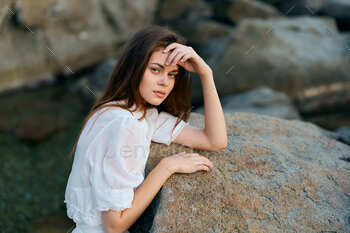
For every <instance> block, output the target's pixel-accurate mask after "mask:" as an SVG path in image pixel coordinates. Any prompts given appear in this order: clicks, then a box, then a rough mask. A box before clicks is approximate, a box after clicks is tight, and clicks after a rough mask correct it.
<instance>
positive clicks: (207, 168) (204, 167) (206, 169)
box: [199, 165, 210, 171]
mask: <svg viewBox="0 0 350 233" xmlns="http://www.w3.org/2000/svg"><path fill="white" fill-rule="evenodd" d="M199 169H201V170H204V171H210V168H209V167H207V166H205V165H199Z"/></svg>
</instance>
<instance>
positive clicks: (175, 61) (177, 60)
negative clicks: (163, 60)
mask: <svg viewBox="0 0 350 233" xmlns="http://www.w3.org/2000/svg"><path fill="white" fill-rule="evenodd" d="M184 55H185V53H184V52H183V51H180V52H179V53H178V54H177V55H176V56H175V57H174V59H173V61H172V63H171V65H176V64H177V63H178V62H179V60H180V59H181V58H182V57H183V56H184Z"/></svg>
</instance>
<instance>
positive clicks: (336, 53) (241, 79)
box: [209, 17, 350, 97]
mask: <svg viewBox="0 0 350 233" xmlns="http://www.w3.org/2000/svg"><path fill="white" fill-rule="evenodd" d="M349 41H350V36H349V35H341V34H338V32H337V28H336V25H335V22H334V21H333V20H332V19H330V18H308V17H298V18H292V19H286V18H284V19H283V18H281V19H279V20H278V21H276V20H271V19H270V20H260V19H248V20H244V21H242V22H241V23H240V24H239V25H238V27H237V29H235V30H234V31H233V32H232V33H231V34H230V42H229V43H228V46H227V48H226V49H225V50H223V52H222V53H220V54H219V53H217V54H215V55H213V56H212V57H211V58H210V59H209V63H210V64H211V66H212V67H213V71H214V74H215V82H216V85H217V88H218V90H219V92H220V94H221V95H222V96H225V95H229V94H232V93H235V92H236V93H237V92H242V91H245V90H248V89H252V88H255V87H257V86H260V85H267V86H269V87H271V88H273V89H275V90H278V91H282V92H284V93H286V94H287V95H288V96H290V97H294V96H296V95H297V94H298V93H299V92H300V91H302V90H303V89H306V88H308V87H317V86H320V85H323V84H330V83H333V82H345V81H348V80H350V66H348V65H347V64H348V62H349V57H348V56H347V54H346V46H347V43H349ZM320 48H322V49H320Z"/></svg>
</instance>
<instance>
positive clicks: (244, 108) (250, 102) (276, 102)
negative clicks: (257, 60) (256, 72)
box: [195, 87, 300, 119]
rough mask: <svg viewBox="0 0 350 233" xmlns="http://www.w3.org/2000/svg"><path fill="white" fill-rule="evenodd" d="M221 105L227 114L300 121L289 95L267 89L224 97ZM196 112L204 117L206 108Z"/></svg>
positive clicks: (262, 88)
mask: <svg viewBox="0 0 350 233" xmlns="http://www.w3.org/2000/svg"><path fill="white" fill-rule="evenodd" d="M221 105H222V108H223V111H224V112H225V113H233V112H250V113H256V114H263V115H267V116H273V117H279V118H284V119H300V116H299V114H298V111H297V110H296V108H295V107H294V106H293V105H292V103H291V101H290V100H289V98H288V96H287V95H285V94H284V93H280V92H277V91H274V90H272V89H270V88H267V87H261V88H257V89H253V90H251V91H248V92H246V93H243V94H240V95H234V96H228V97H224V98H222V99H221ZM195 112H198V113H201V114H203V115H204V107H201V108H198V109H195Z"/></svg>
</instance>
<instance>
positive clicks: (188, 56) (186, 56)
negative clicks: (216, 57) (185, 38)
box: [181, 53, 191, 62]
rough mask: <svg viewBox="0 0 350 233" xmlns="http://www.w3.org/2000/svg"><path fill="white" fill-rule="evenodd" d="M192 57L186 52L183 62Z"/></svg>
mask: <svg viewBox="0 0 350 233" xmlns="http://www.w3.org/2000/svg"><path fill="white" fill-rule="evenodd" d="M190 57H191V54H188V53H186V54H185V56H183V57H182V59H181V62H185V61H186V60H187V59H189V58H190Z"/></svg>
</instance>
